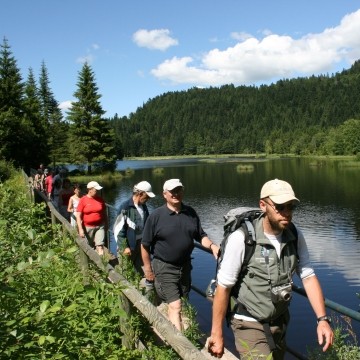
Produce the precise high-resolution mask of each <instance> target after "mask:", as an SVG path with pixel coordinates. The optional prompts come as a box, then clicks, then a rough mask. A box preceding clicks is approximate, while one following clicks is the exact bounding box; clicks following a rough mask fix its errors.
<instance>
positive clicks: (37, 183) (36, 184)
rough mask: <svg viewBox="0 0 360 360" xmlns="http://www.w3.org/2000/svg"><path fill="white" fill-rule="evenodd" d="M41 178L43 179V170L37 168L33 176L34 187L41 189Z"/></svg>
mask: <svg viewBox="0 0 360 360" xmlns="http://www.w3.org/2000/svg"><path fill="white" fill-rule="evenodd" d="M43 180H44V172H43V170H42V169H40V168H39V169H37V171H36V174H35V176H34V187H35V189H37V190H39V191H43Z"/></svg>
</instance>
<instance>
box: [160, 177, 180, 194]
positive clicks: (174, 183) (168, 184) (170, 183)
mask: <svg viewBox="0 0 360 360" xmlns="http://www.w3.org/2000/svg"><path fill="white" fill-rule="evenodd" d="M180 186H181V187H182V188H184V185H183V184H182V183H181V181H180V179H170V180H166V181H165V183H164V187H163V189H164V191H171V190H174V189H175V188H177V187H180Z"/></svg>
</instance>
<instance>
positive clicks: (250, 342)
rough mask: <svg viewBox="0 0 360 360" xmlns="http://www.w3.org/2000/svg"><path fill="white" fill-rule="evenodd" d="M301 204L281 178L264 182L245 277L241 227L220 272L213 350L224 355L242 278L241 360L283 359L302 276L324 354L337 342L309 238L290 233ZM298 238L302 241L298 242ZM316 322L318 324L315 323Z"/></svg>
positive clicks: (237, 317) (237, 321) (237, 316)
mask: <svg viewBox="0 0 360 360" xmlns="http://www.w3.org/2000/svg"><path fill="white" fill-rule="evenodd" d="M298 203H299V200H298V199H297V198H296V197H295V194H294V191H293V189H292V187H291V185H290V184H289V183H287V182H285V181H282V180H278V179H275V180H271V181H268V182H266V183H265V184H264V186H263V187H262V189H261V193H260V201H259V204H260V209H261V210H262V211H263V215H262V216H260V217H259V218H258V219H256V220H254V229H255V238H256V247H255V252H254V254H253V256H252V257H251V259H250V260H249V262H248V265H247V269H246V271H245V273H241V265H242V261H243V260H244V253H245V242H244V238H245V235H244V231H243V230H242V228H239V229H238V230H236V231H234V232H233V233H232V234H231V235H230V236H229V237H228V242H227V245H226V248H225V253H224V254H222V256H223V258H222V261H221V262H220V267H219V270H218V274H217V287H216V291H215V297H214V302H213V316H212V329H211V335H210V337H209V338H208V342H207V344H208V351H209V352H210V353H211V354H212V355H213V356H215V357H221V356H222V354H223V351H224V339H223V321H224V317H225V315H226V311H227V307H228V304H229V300H230V299H229V297H230V292H231V289H232V287H234V285H235V284H236V283H237V281H238V279H239V277H240V287H239V290H238V291H237V299H236V305H235V310H234V313H233V315H232V318H231V320H230V321H231V327H232V330H233V333H234V337H235V343H236V348H237V350H238V351H239V353H240V355H241V358H242V359H259V358H267V356H268V355H269V354H272V358H273V359H274V360H282V359H284V355H285V350H286V342H285V335H286V328H287V325H288V322H289V309H288V306H289V304H290V299H291V284H292V275H293V273H294V272H296V273H297V275H298V276H299V277H300V278H301V280H302V282H303V286H304V288H305V291H306V294H307V296H308V298H309V301H310V304H311V306H312V308H313V310H314V312H315V315H316V318H317V338H318V341H319V344H320V345H323V351H326V350H327V349H328V348H329V347H330V346H331V345H332V343H333V340H334V335H333V331H332V329H331V327H330V324H329V323H330V318H329V317H328V316H327V315H326V310H325V304H324V296H323V293H322V290H321V286H320V283H319V281H318V279H317V277H316V275H315V272H314V269H313V268H312V266H311V264H310V260H309V253H308V249H307V246H306V243H305V239H304V235H303V234H302V232H301V231H300V230H299V228H297V227H296V235H295V234H294V233H293V232H292V231H291V230H290V224H291V220H292V214H293V210H294V208H295V206H296V205H297V204H298ZM296 239H297V240H296ZM314 323H315V320H314Z"/></svg>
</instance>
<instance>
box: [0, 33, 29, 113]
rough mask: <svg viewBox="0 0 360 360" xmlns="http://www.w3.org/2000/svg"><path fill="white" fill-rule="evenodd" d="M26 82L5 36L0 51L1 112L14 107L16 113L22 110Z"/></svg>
mask: <svg viewBox="0 0 360 360" xmlns="http://www.w3.org/2000/svg"><path fill="white" fill-rule="evenodd" d="M23 91H24V84H23V83H22V78H21V75H20V70H19V68H18V67H17V63H16V60H15V58H14V57H13V56H12V52H11V48H10V46H9V44H8V41H7V39H6V38H4V41H3V44H2V45H1V51H0V112H1V113H4V112H6V111H8V110H10V109H13V111H14V113H15V114H16V115H18V114H21V112H22V100H23V95H24V93H23Z"/></svg>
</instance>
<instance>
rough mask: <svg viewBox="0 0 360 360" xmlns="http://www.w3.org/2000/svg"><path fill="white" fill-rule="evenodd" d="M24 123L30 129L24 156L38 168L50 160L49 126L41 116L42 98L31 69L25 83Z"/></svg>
mask: <svg viewBox="0 0 360 360" xmlns="http://www.w3.org/2000/svg"><path fill="white" fill-rule="evenodd" d="M24 121H25V122H26V123H27V125H28V128H29V129H30V130H29V134H30V136H29V138H28V146H27V148H26V154H24V155H27V157H29V159H31V163H32V164H31V165H32V167H34V168H37V167H38V166H39V164H41V163H44V164H47V163H48V162H49V159H48V145H47V126H46V123H45V122H44V119H43V117H42V116H41V104H40V98H39V93H38V88H37V85H36V81H35V76H34V73H33V70H32V68H30V69H29V74H28V78H27V81H26V83H25V98H24Z"/></svg>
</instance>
